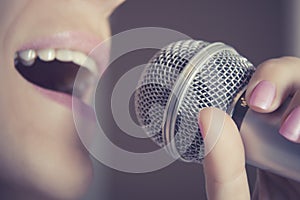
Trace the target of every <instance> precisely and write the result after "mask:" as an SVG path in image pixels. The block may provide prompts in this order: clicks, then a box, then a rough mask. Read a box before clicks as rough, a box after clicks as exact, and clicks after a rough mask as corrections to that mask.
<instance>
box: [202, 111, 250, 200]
mask: <svg viewBox="0 0 300 200" xmlns="http://www.w3.org/2000/svg"><path fill="white" fill-rule="evenodd" d="M220 116H221V117H223V120H222V121H220V120H218V121H214V119H215V118H218V119H220ZM213 123H224V124H223V126H222V129H220V130H218V129H214V128H213V127H214V124H213ZM199 126H200V129H201V133H202V135H203V137H208V136H209V134H213V135H216V134H220V136H219V137H218V138H219V139H218V141H217V142H216V144H215V146H214V148H212V150H211V152H209V153H208V154H207V156H206V157H205V159H204V163H203V164H204V173H205V180H206V191H207V196H208V199H210V200H219V199H220V200H221V199H222V200H227V199H230V200H231V199H240V200H243V199H250V194H249V188H248V181H247V174H246V170H245V155H244V147H243V143H242V140H241V137H240V135H239V132H238V129H237V127H236V125H235V123H234V122H233V121H232V119H231V118H230V117H229V116H228V115H227V114H225V113H224V112H223V111H221V110H219V109H216V108H206V109H203V110H202V111H201V112H200V115H199ZM214 131H219V132H218V133H214Z"/></svg>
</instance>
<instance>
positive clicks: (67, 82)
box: [14, 34, 107, 107]
mask: <svg viewBox="0 0 300 200" xmlns="http://www.w3.org/2000/svg"><path fill="white" fill-rule="evenodd" d="M66 36H67V37H66ZM69 36H70V35H69V34H67V35H66V34H60V35H59V36H57V35H56V36H54V37H52V40H51V39H49V38H48V39H47V40H44V41H46V43H45V42H44V41H42V40H39V41H38V42H35V43H33V44H34V45H32V47H33V48H21V50H19V51H17V52H16V53H15V58H14V62H15V67H16V69H17V71H18V72H19V73H20V74H21V75H22V76H23V77H24V79H26V80H27V81H29V82H30V83H32V84H33V85H34V86H35V88H37V89H38V90H39V91H40V92H42V93H43V94H45V95H46V96H47V97H50V99H52V100H56V101H57V102H59V103H62V104H65V105H67V106H69V107H72V106H71V104H72V96H73V97H75V99H77V100H80V101H82V102H83V103H85V104H89V103H90V102H89V101H90V98H91V95H92V93H93V92H92V91H94V90H95V89H96V81H97V78H98V76H99V75H100V74H101V72H102V71H103V69H101V66H99V63H100V65H101V63H102V65H103V60H105V59H103V55H106V52H102V53H103V54H102V56H99V57H98V58H97V57H96V59H94V58H91V57H90V56H88V55H87V53H85V52H87V49H84V50H83V51H80V50H72V48H70V46H71V47H72V44H75V45H73V47H74V49H80V47H78V46H77V48H76V44H79V42H78V41H77V42H75V43H74V42H73V43H72V42H71V43H68V44H67V41H68V40H71V39H76V38H74V37H69ZM63 38H65V39H67V40H64V43H65V46H68V48H64V47H63V46H64V44H63V43H59V42H60V41H62V40H63ZM81 39H82V38H81ZM49 41H52V43H50V42H49ZM73 41H74V40H73ZM88 41H90V40H88ZM82 42H84V41H82ZM66 44H67V45H66ZM96 45H97V43H96V44H94V47H95V46H96ZM27 46H28V45H27ZM47 46H50V47H47ZM55 46H56V47H55ZM90 46H91V45H90ZM94 57H95V55H94ZM106 57H107V56H106ZM99 58H100V59H102V60H99ZM97 59H98V60H97ZM102 68H103V66H102ZM79 70H80V73H78V72H79ZM75 80H76V84H74V83H75Z"/></svg>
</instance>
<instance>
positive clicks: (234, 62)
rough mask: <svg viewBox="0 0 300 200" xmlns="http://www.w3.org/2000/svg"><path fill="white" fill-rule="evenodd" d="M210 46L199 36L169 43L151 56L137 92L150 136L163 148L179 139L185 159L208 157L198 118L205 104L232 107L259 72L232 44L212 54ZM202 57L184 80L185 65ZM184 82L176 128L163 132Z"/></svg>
mask: <svg viewBox="0 0 300 200" xmlns="http://www.w3.org/2000/svg"><path fill="white" fill-rule="evenodd" d="M210 46H213V45H212V44H209V43H207V42H204V41H194V40H186V41H179V42H176V43H172V44H170V45H168V46H167V47H165V48H164V49H162V50H161V51H160V52H158V53H157V54H156V55H155V56H154V57H153V58H152V59H151V61H150V62H149V64H148V65H147V67H146V69H145V71H144V72H143V74H142V76H141V79H140V83H139V88H137V90H136V93H135V108H136V114H137V118H138V120H139V123H140V124H141V125H142V126H143V127H144V129H145V131H146V132H147V134H148V135H149V136H151V137H152V138H153V139H154V141H155V142H156V143H157V144H159V145H160V146H164V145H166V144H167V143H168V141H166V136H165V135H169V136H170V138H174V143H175V151H176V153H178V154H179V155H180V157H181V158H182V159H183V160H185V161H192V162H201V161H202V159H203V157H204V143H203V139H202V137H201V134H200V130H199V127H198V119H197V116H198V113H199V111H200V110H201V109H202V108H205V107H217V108H220V109H222V110H224V111H227V110H228V108H229V106H230V105H231V103H232V101H233V99H234V97H235V96H236V94H237V93H238V92H239V91H240V90H242V89H243V88H244V87H245V86H246V85H247V83H248V82H249V79H250V77H251V75H252V73H253V72H254V70H255V68H254V67H253V65H252V64H251V63H250V62H249V61H247V59H245V58H244V57H242V56H240V55H239V54H238V53H237V52H236V51H235V50H233V49H232V48H231V47H228V46H227V45H224V44H223V46H224V47H228V48H223V49H215V50H213V52H212V53H209V54H208V53H207V51H206V49H209V48H210ZM221 46H222V45H221ZM210 49H212V48H210ZM200 54H201V55H200ZM199 55H200V56H202V59H203V63H202V64H201V66H198V65H196V66H194V73H193V75H192V76H188V77H184V78H183V79H182V76H183V75H182V74H181V73H183V74H184V73H185V71H184V69H185V67H187V66H188V65H190V60H191V59H194V60H195V57H196V56H197V58H198V57H199ZM184 82H185V83H188V84H187V85H186V86H184V87H183V88H184V89H183V90H184V91H180V92H179V93H176V94H180V95H181V96H177V98H176V99H177V103H176V105H175V106H177V108H176V109H174V110H175V111H176V113H175V115H174V114H173V115H172V116H171V120H172V121H173V122H175V123H171V124H174V125H173V126H174V127H171V128H170V129H168V130H172V131H169V132H164V131H163V128H164V125H165V124H166V122H165V121H164V120H166V118H168V116H167V117H166V115H169V113H168V112H166V110H167V109H170V108H169V107H170V106H174V105H173V104H170V99H171V98H172V97H173V92H174V91H173V90H175V89H174V88H178V87H175V86H180V85H184ZM172 109H173V108H172ZM172 109H171V110H172ZM164 130H166V129H164ZM163 132H164V134H165V135H164V134H163Z"/></svg>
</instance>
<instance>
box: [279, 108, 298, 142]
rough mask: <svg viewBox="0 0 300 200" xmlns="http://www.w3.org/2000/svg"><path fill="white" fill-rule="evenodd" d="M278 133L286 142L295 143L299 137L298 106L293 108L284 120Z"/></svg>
mask: <svg viewBox="0 0 300 200" xmlns="http://www.w3.org/2000/svg"><path fill="white" fill-rule="evenodd" d="M279 133H280V134H281V135H283V136H284V137H286V138H287V139H288V140H291V141H293V142H297V141H298V140H299V137H300V106H298V107H297V108H295V109H294V110H293V111H292V112H291V113H290V114H289V115H288V117H287V118H286V119H285V121H284V123H283V124H282V125H281V127H280V129H279Z"/></svg>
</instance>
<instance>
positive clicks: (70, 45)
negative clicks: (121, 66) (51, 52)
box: [18, 31, 109, 75]
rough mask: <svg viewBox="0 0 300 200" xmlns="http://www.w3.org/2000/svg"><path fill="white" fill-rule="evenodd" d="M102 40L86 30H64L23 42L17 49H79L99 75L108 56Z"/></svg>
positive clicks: (106, 47) (104, 66)
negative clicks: (90, 59)
mask: <svg viewBox="0 0 300 200" xmlns="http://www.w3.org/2000/svg"><path fill="white" fill-rule="evenodd" d="M103 41H104V40H103V39H102V38H99V37H97V36H95V35H93V34H90V33H87V32H80V31H65V32H59V33H56V34H53V35H49V36H43V37H38V38H35V39H33V40H31V41H28V42H25V44H23V45H22V46H21V47H19V48H18V51H23V50H28V49H33V50H39V49H49V48H53V49H69V50H74V51H80V52H82V53H85V54H86V55H88V56H89V57H91V58H92V59H93V60H94V61H95V62H96V64H97V67H98V72H99V74H96V75H100V74H102V73H103V71H104V70H105V68H106V65H107V63H108V57H109V46H108V44H106V43H105V42H103Z"/></svg>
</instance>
